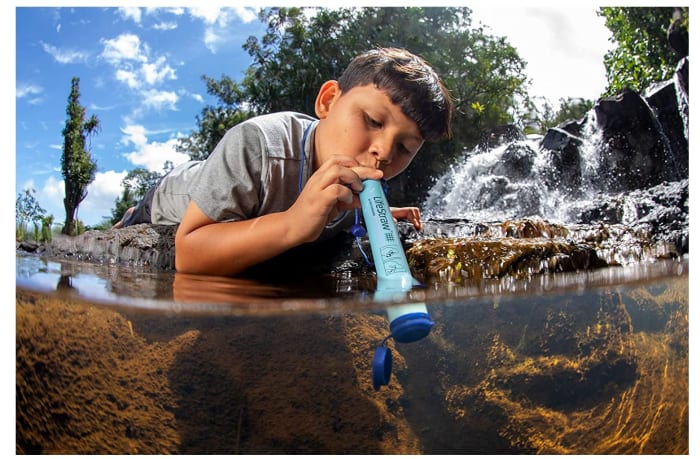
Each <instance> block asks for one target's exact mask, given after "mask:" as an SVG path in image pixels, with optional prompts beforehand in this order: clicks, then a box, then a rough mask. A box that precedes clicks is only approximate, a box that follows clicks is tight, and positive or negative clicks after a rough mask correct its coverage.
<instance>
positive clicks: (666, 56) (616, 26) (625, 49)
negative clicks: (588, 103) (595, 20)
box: [598, 7, 689, 96]
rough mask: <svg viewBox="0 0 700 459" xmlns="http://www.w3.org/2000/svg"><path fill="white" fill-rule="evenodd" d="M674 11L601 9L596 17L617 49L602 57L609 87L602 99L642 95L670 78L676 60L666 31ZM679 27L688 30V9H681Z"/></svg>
mask: <svg viewBox="0 0 700 459" xmlns="http://www.w3.org/2000/svg"><path fill="white" fill-rule="evenodd" d="M674 10H675V9H674V8H670V7H653V8H650V7H631V8H630V7H604V8H600V9H599V10H598V15H599V16H602V17H604V18H605V26H606V27H607V28H608V29H610V31H611V32H612V34H613V36H612V41H613V42H614V43H616V44H617V47H616V48H614V49H611V50H610V51H608V52H607V53H606V54H605V57H604V64H605V69H606V73H607V79H608V87H607V88H606V90H605V95H607V96H610V95H614V94H618V93H620V92H622V90H624V89H625V88H629V89H632V90H635V91H641V90H643V89H645V88H646V87H648V86H649V85H650V84H651V83H654V82H657V81H663V80H667V79H669V78H671V76H672V74H673V71H674V70H675V66H676V62H677V61H678V56H676V55H675V53H674V51H673V50H672V49H671V47H670V46H669V43H668V38H667V30H668V28H669V25H670V24H671V23H672V20H673V14H674ZM680 11H681V12H682V18H681V19H680V20H679V21H680V24H679V25H680V27H681V28H683V29H684V30H685V31H686V32H687V31H688V29H689V20H688V8H687V7H685V8H680Z"/></svg>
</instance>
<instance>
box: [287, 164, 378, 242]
mask: <svg viewBox="0 0 700 459" xmlns="http://www.w3.org/2000/svg"><path fill="white" fill-rule="evenodd" d="M383 175H384V174H383V172H382V171H381V170H379V169H375V168H373V167H367V166H362V165H360V163H358V162H357V161H356V160H354V159H353V158H350V157H348V156H342V155H335V156H333V157H331V158H330V159H329V160H328V161H326V162H325V163H323V164H322V165H321V167H319V168H318V170H316V172H314V173H313V175H311V177H309V180H308V181H307V182H306V185H305V186H304V188H303V189H302V190H301V194H299V197H298V198H297V200H296V202H295V203H294V204H293V205H292V207H290V208H289V210H287V214H288V216H289V217H290V218H292V219H293V220H292V225H290V227H291V228H293V231H294V234H292V235H290V236H291V237H292V238H295V239H296V240H298V241H300V243H301V242H312V241H315V240H316V239H318V237H319V236H320V235H321V232H322V231H323V227H324V226H326V225H327V224H328V223H329V222H330V221H332V220H333V219H334V218H335V217H337V216H338V214H339V213H340V212H342V211H344V210H349V209H353V208H358V207H360V199H359V198H358V196H357V194H358V193H359V192H360V191H362V188H363V185H362V180H365V179H374V180H379V179H381V178H382V177H383Z"/></svg>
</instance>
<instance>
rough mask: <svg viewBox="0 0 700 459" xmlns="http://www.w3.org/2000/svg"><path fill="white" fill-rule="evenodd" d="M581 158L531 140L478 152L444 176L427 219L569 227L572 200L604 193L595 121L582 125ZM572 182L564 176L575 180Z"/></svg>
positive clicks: (427, 206)
mask: <svg viewBox="0 0 700 459" xmlns="http://www.w3.org/2000/svg"><path fill="white" fill-rule="evenodd" d="M583 132H584V133H585V137H583V138H577V140H578V141H579V142H580V145H579V147H578V151H579V154H578V158H574V161H573V162H572V161H570V158H569V160H564V161H563V162H564V163H565V164H562V159H561V158H562V155H561V152H554V151H551V150H548V149H546V148H543V147H542V140H543V137H542V136H528V137H527V138H526V139H525V140H517V141H512V142H508V143H504V144H502V145H499V146H496V147H495V148H491V149H488V150H475V151H473V152H470V153H469V154H467V155H466V157H465V159H464V160H463V161H462V162H461V163H460V164H458V165H456V166H454V167H452V168H451V169H450V170H449V171H448V172H447V173H446V174H444V175H443V176H442V177H440V178H439V179H438V180H437V182H436V183H435V184H434V185H433V187H432V188H431V189H430V191H429V192H428V196H427V198H426V200H425V202H424V203H423V206H422V208H423V209H424V210H423V214H424V215H425V216H426V217H427V218H434V219H446V218H459V219H465V220H472V221H497V220H503V219H514V218H527V217H533V218H535V217H540V218H544V219H550V220H555V221H561V222H567V220H568V219H569V217H568V216H567V210H568V208H569V207H570V206H571V204H572V203H573V202H574V201H579V200H583V199H590V198H592V197H593V196H594V195H596V194H597V193H599V192H600V191H601V188H602V187H601V183H600V182H601V181H600V180H599V175H600V174H599V167H600V151H601V143H602V132H601V131H600V129H599V128H598V127H597V125H596V122H595V117H594V116H588V117H587V119H586V121H585V124H584V126H583ZM574 176H575V179H572V180H569V179H564V177H574Z"/></svg>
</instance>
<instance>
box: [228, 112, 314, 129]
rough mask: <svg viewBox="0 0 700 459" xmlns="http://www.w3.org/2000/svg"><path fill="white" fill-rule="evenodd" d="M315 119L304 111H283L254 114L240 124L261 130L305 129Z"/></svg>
mask: <svg viewBox="0 0 700 459" xmlns="http://www.w3.org/2000/svg"><path fill="white" fill-rule="evenodd" d="M314 121H316V118H314V117H312V116H309V115H306V114H304V113H298V112H292V111H285V112H276V113H269V114H265V115H258V116H254V117H253V118H249V119H247V120H246V121H244V122H243V123H241V124H242V125H246V124H247V125H255V126H257V127H259V128H260V129H261V130H263V131H270V130H273V131H274V130H280V129H281V130H283V131H289V130H290V129H291V130H296V129H302V130H303V129H305V128H306V126H308V125H309V124H311V123H313V122H314Z"/></svg>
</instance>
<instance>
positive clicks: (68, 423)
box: [16, 290, 420, 454]
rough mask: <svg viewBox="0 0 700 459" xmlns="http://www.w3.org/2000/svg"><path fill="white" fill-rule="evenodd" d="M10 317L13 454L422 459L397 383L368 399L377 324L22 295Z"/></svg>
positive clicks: (375, 319) (381, 322) (382, 325)
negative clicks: (121, 308)
mask: <svg viewBox="0 0 700 459" xmlns="http://www.w3.org/2000/svg"><path fill="white" fill-rule="evenodd" d="M16 308H17V315H16V317H17V319H16V320H17V425H16V433H17V452H18V453H64V454H70V453H110V454H111V453H141V454H151V453H179V452H186V453H211V452H219V453H222V452H228V453H246V452H247V453H251V452H254V453H265V452H304V451H307V452H329V453H342V452H376V453H416V452H420V449H419V445H418V442H417V439H416V437H415V435H413V434H412V432H411V429H410V426H408V425H407V423H406V421H405V420H404V419H403V417H402V415H401V409H400V405H399V403H398V398H399V397H400V396H401V394H402V389H401V386H400V385H399V384H396V383H394V385H393V386H392V387H391V388H387V389H385V390H382V391H381V392H375V391H374V390H373V389H372V385H371V380H370V378H371V371H370V366H369V365H370V360H371V354H372V352H373V350H374V346H375V345H376V343H375V342H373V341H371V340H376V341H377V342H379V341H381V339H382V338H383V336H381V334H382V333H384V332H385V330H386V328H387V324H386V319H384V318H382V317H381V316H369V317H366V318H365V320H362V321H357V320H355V319H354V318H352V317H350V318H347V319H346V318H344V317H342V316H330V317H326V316H307V317H304V318H299V319H297V318H279V320H276V319H271V318H263V319H249V318H248V319H235V318H208V319H197V318H194V319H192V318H190V319H188V318H178V317H151V316H132V317H126V316H124V315H123V314H121V313H118V312H115V311H113V310H110V309H109V308H104V307H96V306H92V305H88V304H80V303H75V302H68V301H65V300H63V299H60V298H55V297H54V298H51V297H46V296H44V295H40V294H36V293H31V292H26V291H23V290H18V291H17V305H16ZM130 323H131V324H133V325H132V326H131V327H130V325H129V324H130ZM132 330H133V332H134V335H132ZM395 365H396V366H397V367H399V368H400V366H401V360H400V358H398V357H397V359H396V362H395ZM355 366H357V367H358V369H359V371H356V368H355ZM389 406H392V407H393V408H388V407H389Z"/></svg>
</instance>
